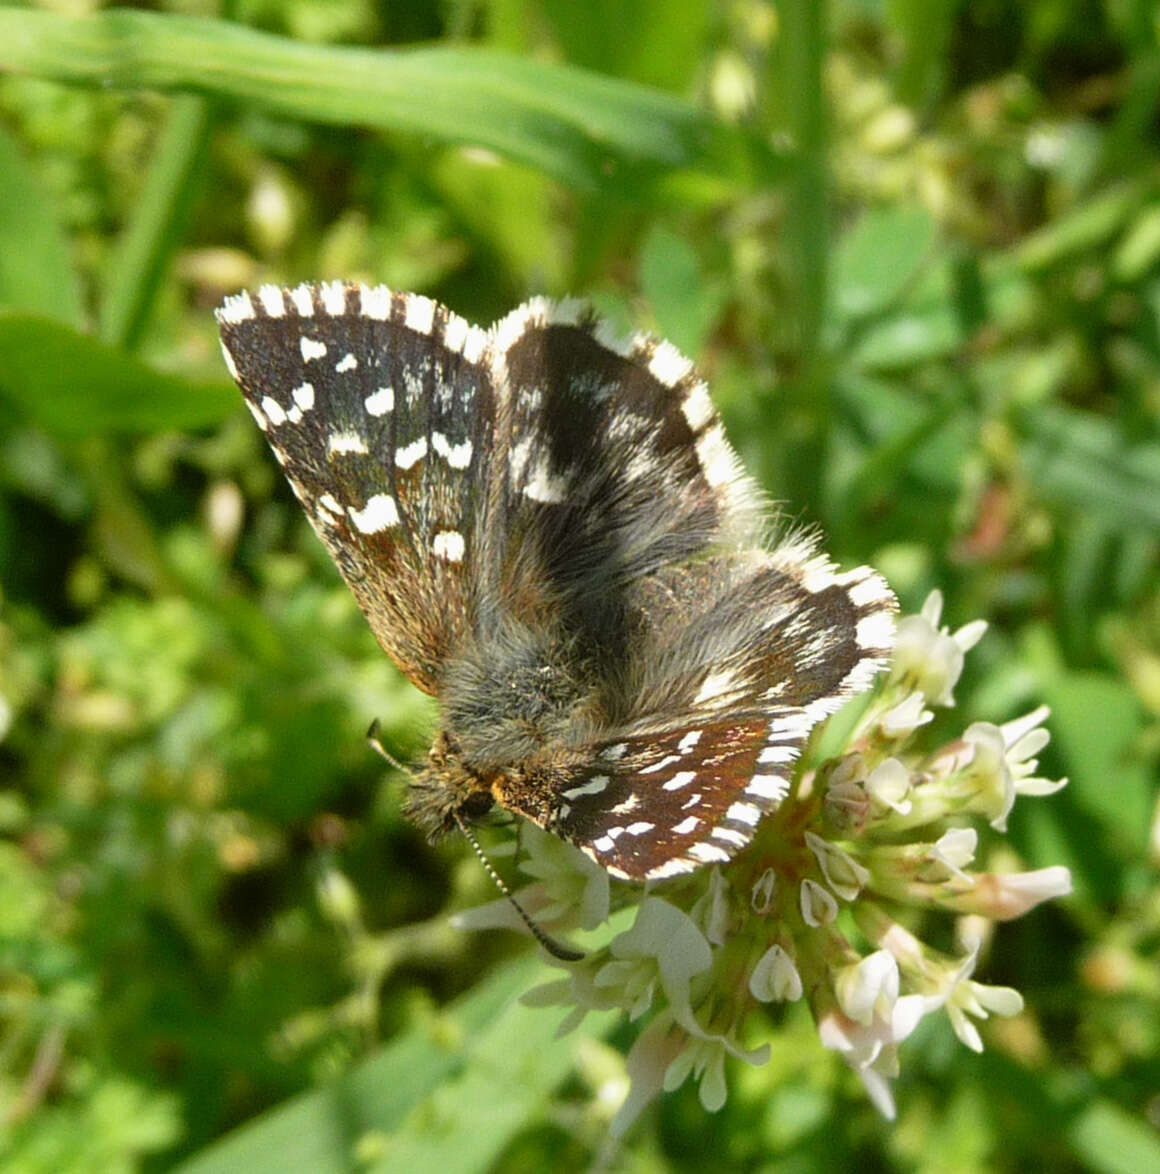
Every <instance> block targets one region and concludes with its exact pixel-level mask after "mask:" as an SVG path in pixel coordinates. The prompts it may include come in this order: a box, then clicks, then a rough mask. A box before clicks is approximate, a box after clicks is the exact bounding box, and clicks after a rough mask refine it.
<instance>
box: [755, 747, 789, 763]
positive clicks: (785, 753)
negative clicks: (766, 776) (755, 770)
mask: <svg viewBox="0 0 1160 1174" xmlns="http://www.w3.org/2000/svg"><path fill="white" fill-rule="evenodd" d="M796 758H797V747H796V746H766V747H764V748H763V749H762V751H761V753H760V754H759V755H758V756H757V761H758V762H760V763H762V764H763V765H768V764H769V763H771V762H780V763H787V762H793V761H795V760H796Z"/></svg>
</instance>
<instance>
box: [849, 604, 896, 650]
mask: <svg viewBox="0 0 1160 1174" xmlns="http://www.w3.org/2000/svg"><path fill="white" fill-rule="evenodd" d="M856 631H857V633H858V644H859V645H860V646H861V647H862V648H889V647H890V646H891V645H892V644H893V643H894V616H892V615H891V614H890V612H888V611H876V612H874V613H873V614H872V615H868V616H863V617H862V619H860V620H859V621H858V627H857V629H856Z"/></svg>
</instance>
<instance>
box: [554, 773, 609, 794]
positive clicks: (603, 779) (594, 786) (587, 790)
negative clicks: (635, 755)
mask: <svg viewBox="0 0 1160 1174" xmlns="http://www.w3.org/2000/svg"><path fill="white" fill-rule="evenodd" d="M611 781H612V780H611V779H610V778H609V777H608V775H593V776H592V778H590V779H589V780H588V781H587V782H586V783H584V784H582V785H581V786H579V787H573V788H572V789H571V790H569V791H564V792H563V797H564V798H565V799H579V798H580V796H581V795H599V794H600V792H601V791H603V790H604V788H605V787H607V786H608V784H609V783H610V782H611Z"/></svg>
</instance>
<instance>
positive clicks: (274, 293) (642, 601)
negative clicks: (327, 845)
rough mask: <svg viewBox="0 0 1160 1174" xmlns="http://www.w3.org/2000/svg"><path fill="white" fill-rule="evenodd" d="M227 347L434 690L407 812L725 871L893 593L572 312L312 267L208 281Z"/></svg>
mask: <svg viewBox="0 0 1160 1174" xmlns="http://www.w3.org/2000/svg"><path fill="white" fill-rule="evenodd" d="M217 319H218V323H219V325H220V329H221V338H222V348H223V353H224V355H225V360H226V363H227V365H228V367H229V369H230V372H231V374H232V375H233V377H234V378H235V380H236V381H237V382H238V384H239V386H240V387H241V390H242V392H243V394H244V396H245V399H246V403H247V405H248V406H249V409H250V411H251V413H252V414H253V416H254V419H255V421H256V422H257V424H258V427H259V428H261V429H262V431H263V432H264V433H265V436H266V439H267V440H268V441H269V444H270V446H271V448H272V449H273V452H274V455H275V457H276V458H277V460H278V461H279V463H280V464H281V466H282V469H283V471H284V473H285V474H286V477H287V479H288V480H289V482H290V486H291V488H292V489H293V491H294V493H295V494H296V495H297V497H298V500H299V501H300V502H301V504H302V507H303V509H304V510H305V511H306V515H307V517H308V518H309V519H310V522H311V524H312V525H313V527H314V529H315V530H316V531H317V533H318V535H319V536H320V537H321V539H322V541H323V542H324V543H325V544H326V546H327V548H328V550H329V551H330V553H331V555H332V556H333V557H334V560H335V562H336V563H337V564H338V567H339V570H340V571H341V573H342V575H343V577H344V579H345V580H346V582H347V584H348V585H349V586H350V589H351V591H352V592H353V593H354V596H355V598H356V600H357V601H358V603H359V606H360V607H361V608H362V610H363V612H364V613H365V615H366V618H367V620H368V621H369V623H370V626H371V628H372V629H373V631H374V633H375V636H376V637H377V639H378V641H379V643H380V644H381V645H382V647H383V648H384V649H385V650H386V652H387V653H388V654H389V655H390V657H391V658H392V659H393V660H394V661H395V663H396V664H397V665H398V666H399V668H400V669H401V670H402V671H403V673H405V674H406V676H407V677H408V678H409V679H410V680H411V681H412V682H413V683H414V684H415V685H416V686H418V687H419V688H420V689H422V690H423V691H424V692H426V693H429V694H433V695H434V696H435V697H436V698H437V699H438V701H439V706H440V714H441V727H440V730H439V732H438V734H437V736H436V737H435V739H434V742H433V744H432V746H431V749H430V751H429V753H428V756H427V760H426V762H425V763H424V764H423V765H422V766H420V767H419V768H417V769H416V770H415V771H414V773H413V777H412V781H411V786H410V790H409V797H408V800H407V811H408V814H409V815H410V816H411V817H412V818H413V819H414V820H415V821H416V822H417V824H418V825H419V826H420V827H421V828H422V829H423V830H424V831H425V832H426V833H427V834H428V835H429V836H430V837H432V838H435V837H437V836H440V835H442V834H444V833H447V832H449V831H451V830H453V829H454V828H455V827H456V826H462V824H463V822H464V821H470V820H472V819H475V818H478V817H479V816H481V815H483V814H484V813H486V812H487V811H488V810H489V809H491V808H492V807H493V805H496V804H498V805H499V806H500V807H502V808H504V809H506V810H507V811H509V812H514V813H516V814H518V815H521V816H524V817H526V818H528V819H530V820H533V821H534V822H535V823H537V824H539V825H540V826H541V827H543V828H546V829H548V830H549V831H551V832H554V833H556V834H557V835H559V836H562V837H564V838H565V839H566V840H569V841H571V842H572V843H574V844H576V845H577V846H578V847H579V848H580V849H582V850H583V851H584V852H585V853H586V854H587V855H588V856H590V857H591V858H592V859H593V860H595V861H596V862H597V863H599V864H600V865H602V866H603V867H604V868H605V869H607V871H608V872H609V873H611V874H612V875H613V876H616V877H621V878H626V879H630V880H658V879H661V878H665V877H671V876H676V875H679V874H682V873H687V872H691V871H692V870H694V869H697V868H700V867H702V866H704V865H709V864H717V863H725V862H726V861H728V860H729V859H730V858H732V857H733V856H734V855H735V854H736V853H737V852H738V851H739V850H740V849H742V848H744V847H745V846H746V845H747V844H748V843H749V842H750V840H751V839H752V838H753V835H754V832H755V829H756V827H757V825H758V823H759V822H760V820H761V819H762V817H763V816H764V815H765V814H766V813H767V812H769V811H771V810H773V809H774V808H775V807H777V805H778V804H779V803H780V802H781V800H782V799H783V798H784V796H785V794H786V792H787V789H788V786H789V782H790V778H791V775H792V771H793V766H794V763H795V761H796V760H797V759H798V757H799V756H800V754H801V752H802V750H803V747H804V746H805V743H806V740H807V739H808V737H809V735H810V733H811V731H812V730H813V729H814V728H815V726H817V725H818V723H819V722H821V721H822V720H823V719H824V718H826V717H827V716H828V715H830V714H832V713H834V712H835V711H836V710H837V709H838V708H839V707H840V706H841V705H842V704H843V702H844V701H845V700H846V699H847V698H849V697H851V696H852V695H854V694H856V693H858V692H860V691H862V690H865V689H866V688H868V687H869V685H870V683H871V682H872V680H873V678H874V676H875V674H876V673H877V672H878V671H879V669H880V668H882V667H883V665H884V664H885V662H886V660H887V658H888V656H889V653H890V649H891V645H892V640H893V615H894V611H895V609H896V602H895V598H894V595H893V594H892V592H891V591H890V588H889V587H888V586H887V585H886V583H885V582H884V581H883V580H882V578H881V577H880V576H879V575H878V574H877V573H876V572H874V571H873V570H871V569H869V568H867V567H859V568H857V569H856V570H852V571H847V572H844V573H840V572H839V571H837V570H836V568H835V567H834V565H833V564H832V563H831V561H830V560H829V559H828V558H827V557H826V556H825V555H823V554H820V553H819V552H818V550H817V548H816V543H815V541H814V539H812V538H811V537H810V536H808V535H805V534H802V533H797V534H793V535H790V536H788V537H787V538H784V539H783V540H782V541H781V542H779V543H770V542H768V541H766V540H765V534H766V533H767V531H768V529H769V523H768V519H767V518H766V516H765V515H766V511H765V509H764V508H763V504H762V499H761V495H760V493H759V492H758V490H757V488H756V486H755V485H754V483H753V482H752V481H751V480H750V478H749V477H748V476H747V475H746V474H745V472H744V470H743V468H742V466H741V464H740V462H739V460H738V458H737V456H736V454H735V453H734V451H733V449H732V448H731V446H730V444H729V442H728V440H727V439H726V437H725V432H724V429H723V426H722V424H721V421H720V419H719V417H718V415H717V412H716V410H715V408H714V406H713V403H712V401H711V399H710V397H709V393H708V390H707V388H706V386H705V384H704V383H703V382H702V381H701V380H700V379H699V378H698V377H697V374H696V372H695V371H694V369H693V365H692V363H691V362H690V361H689V360H688V359H686V358H685V357H684V356H683V355H681V353H680V352H679V351H678V350H677V349H676V348H675V347H673V346H672V345H671V344H670V343H668V342H664V341H661V340H657V339H653V338H651V337H647V336H641V335H638V336H635V337H632V338H629V339H623V338H621V337H619V336H618V335H617V334H616V333H615V332H614V331H612V330H611V329H609V327H608V326H607V325H606V324H605V323H604V322H603V321H602V320H601V319H600V318H599V317H598V316H596V315H595V314H594V312H593V311H592V310H591V309H590V308H588V307H587V306H586V305H585V304H584V303H582V302H577V301H564V302H559V303H554V302H551V301H548V300H545V299H542V298H536V299H533V300H532V301H529V302H527V303H526V304H525V305H523V306H521V307H520V308H519V309H516V310H514V311H512V312H511V313H510V314H508V315H507V316H506V317H505V318H503V319H501V320H500V321H499V322H497V323H496V324H495V325H493V326H492V327H491V328H490V329H488V330H484V329H481V328H479V327H476V326H473V325H471V324H469V323H468V322H466V321H465V320H464V319H462V318H460V317H458V316H457V315H455V314H453V313H451V312H450V311H449V310H447V309H446V308H445V307H443V306H441V305H439V304H437V303H436V302H434V301H432V300H431V299H429V298H426V297H423V296H421V295H418V294H408V293H397V292H392V291H391V290H389V289H387V288H385V287H382V286H377V287H369V286H363V285H354V284H345V283H341V282H332V283H326V284H319V285H299V286H297V287H295V288H292V289H290V288H285V289H284V288H279V287H277V286H273V285H266V286H263V287H261V288H260V289H259V290H257V291H256V292H255V293H241V294H238V295H236V296H234V297H230V298H227V299H226V301H225V302H224V303H223V305H222V307H221V309H220V310H219V311H218V313H217Z"/></svg>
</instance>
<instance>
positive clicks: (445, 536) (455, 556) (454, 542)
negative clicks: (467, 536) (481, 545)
mask: <svg viewBox="0 0 1160 1174" xmlns="http://www.w3.org/2000/svg"><path fill="white" fill-rule="evenodd" d="M431 549H432V550H433V551H434V552H435V553H436V554H437V555H438V556H439V557H440V558H443V559H446V560H447V561H448V562H449V563H457V562H461V561H462V560H463V552H464V550H465V549H466V544H465V543H464V541H463V535H462V534H460V533H459V531H458V530H440V531H439V533H438V534H436V535H435V537H434V539H432V541H431Z"/></svg>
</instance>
